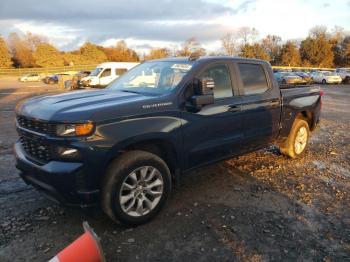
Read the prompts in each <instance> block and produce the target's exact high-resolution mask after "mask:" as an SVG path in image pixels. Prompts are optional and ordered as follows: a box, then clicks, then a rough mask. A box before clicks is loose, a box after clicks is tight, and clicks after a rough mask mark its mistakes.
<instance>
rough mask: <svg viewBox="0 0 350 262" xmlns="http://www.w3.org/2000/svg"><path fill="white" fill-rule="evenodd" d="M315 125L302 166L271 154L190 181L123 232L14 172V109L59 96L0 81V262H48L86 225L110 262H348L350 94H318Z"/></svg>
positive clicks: (333, 89)
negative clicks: (60, 202)
mask: <svg viewBox="0 0 350 262" xmlns="http://www.w3.org/2000/svg"><path fill="white" fill-rule="evenodd" d="M324 91H325V96H324V100H323V101H324V103H323V113H322V124H321V127H320V128H319V129H318V130H317V131H316V132H314V134H313V136H312V139H311V142H310V147H309V149H308V151H307V153H306V154H305V156H304V157H303V158H301V159H297V160H292V159H289V158H286V157H284V156H282V155H280V154H279V151H278V149H277V148H275V147H270V148H268V149H266V150H261V151H258V152H255V153H251V154H247V155H245V156H242V157H239V158H233V159H231V160H229V161H226V162H222V163H219V164H216V165H212V166H210V167H206V168H204V169H202V170H198V171H196V172H194V173H192V174H190V175H187V176H186V177H184V179H183V180H182V183H181V185H180V186H179V187H177V188H176V190H175V192H174V193H173V196H172V197H171V199H170V201H169V203H168V205H167V207H166V208H165V210H163V212H161V213H160V215H159V216H158V217H157V218H156V219H154V220H153V221H152V222H150V223H148V224H146V225H143V226H139V227H137V228H126V227H123V226H121V225H116V224H113V223H112V222H110V221H109V220H108V219H107V218H106V217H105V216H104V215H103V214H102V213H101V212H100V211H99V210H84V211H82V210H76V209H68V208H62V207H60V206H57V205H55V204H52V203H51V202H50V201H48V200H46V199H45V198H44V197H43V196H41V195H40V194H39V193H38V192H36V191H35V190H34V189H33V188H32V187H30V186H27V185H25V184H24V183H23V182H22V181H21V180H20V179H19V177H18V172H17V170H16V169H15V167H14V159H13V155H12V144H13V142H14V141H15V140H16V133H15V129H14V123H13V118H14V112H13V109H14V107H15V104H16V103H17V102H18V101H20V100H21V99H23V98H25V97H29V96H33V95H38V94H44V93H48V92H61V91H60V90H59V88H57V87H55V86H45V85H43V84H40V83H26V84H19V83H17V82H16V81H14V80H13V79H0V129H1V133H0V207H1V208H0V261H45V260H48V259H49V258H51V257H53V256H54V255H55V254H56V253H57V252H58V251H59V250H61V249H62V248H63V247H65V246H66V245H68V244H69V243H70V242H71V241H72V240H74V239H75V238H76V237H77V236H79V235H80V234H81V233H82V222H83V221H84V220H87V221H88V222H89V224H90V225H91V226H92V227H93V228H94V229H95V231H96V233H97V234H98V235H99V236H100V237H101V238H102V246H103V249H104V251H105V254H106V257H107V261H137V260H139V261H281V260H283V261H350V86H327V87H324Z"/></svg>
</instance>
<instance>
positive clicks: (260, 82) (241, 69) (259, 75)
mask: <svg viewBox="0 0 350 262" xmlns="http://www.w3.org/2000/svg"><path fill="white" fill-rule="evenodd" d="M234 64H235V68H236V72H237V77H238V86H239V94H240V97H241V99H242V105H241V110H242V122H243V123H242V128H243V133H244V143H243V145H242V146H243V149H245V150H247V151H250V150H254V149H256V148H259V147H262V146H265V145H267V144H268V143H269V142H271V141H273V140H274V139H275V138H277V136H278V133H279V124H280V110H281V109H280V90H279V88H278V86H277V85H276V86H275V85H274V81H273V78H272V77H273V76H272V74H271V75H270V74H269V71H268V70H266V67H265V66H266V65H265V63H260V62H259V61H257V62H248V63H247V62H244V61H242V62H239V61H237V62H235V63H234Z"/></svg>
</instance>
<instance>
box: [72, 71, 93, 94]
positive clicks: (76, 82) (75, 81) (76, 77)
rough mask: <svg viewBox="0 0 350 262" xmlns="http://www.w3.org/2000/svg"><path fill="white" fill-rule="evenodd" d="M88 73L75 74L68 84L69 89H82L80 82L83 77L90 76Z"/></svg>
mask: <svg viewBox="0 0 350 262" xmlns="http://www.w3.org/2000/svg"><path fill="white" fill-rule="evenodd" d="M90 73H91V72H90V71H86V70H84V71H80V72H78V73H77V74H75V75H74V76H73V78H72V80H71V83H70V89H72V90H74V89H79V88H81V87H82V83H81V80H82V79H83V78H84V77H87V76H88V75H90Z"/></svg>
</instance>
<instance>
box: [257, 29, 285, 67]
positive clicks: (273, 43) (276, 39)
mask: <svg viewBox="0 0 350 262" xmlns="http://www.w3.org/2000/svg"><path fill="white" fill-rule="evenodd" d="M281 41H282V38H281V37H280V36H277V35H268V36H266V37H265V38H264V39H263V40H262V46H263V48H264V49H265V51H266V52H267V53H268V55H269V56H270V58H271V63H272V64H276V63H277V61H278V60H279V56H280V52H281V45H280V42H281Z"/></svg>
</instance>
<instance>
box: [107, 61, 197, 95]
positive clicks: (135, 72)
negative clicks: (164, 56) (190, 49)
mask: <svg viewBox="0 0 350 262" xmlns="http://www.w3.org/2000/svg"><path fill="white" fill-rule="evenodd" d="M191 68H192V63H191V62H189V61H188V62H187V61H182V62H167V61H149V62H145V63H143V64H140V65H139V66H136V67H134V68H133V69H131V70H130V71H128V72H126V73H125V74H124V75H122V76H121V77H119V78H118V79H117V80H116V81H115V82H113V83H112V84H111V85H110V86H109V88H110V89H112V90H121V91H125V92H135V93H149V94H168V93H170V92H171V91H172V90H174V89H175V88H176V87H177V85H178V84H179V82H180V81H181V80H182V79H183V77H184V76H185V75H186V74H187V73H188V72H189V71H190V70H191Z"/></svg>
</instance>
